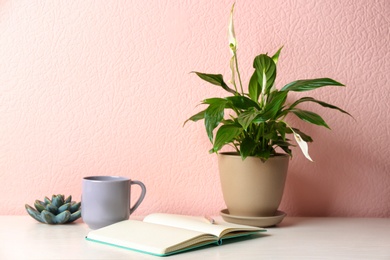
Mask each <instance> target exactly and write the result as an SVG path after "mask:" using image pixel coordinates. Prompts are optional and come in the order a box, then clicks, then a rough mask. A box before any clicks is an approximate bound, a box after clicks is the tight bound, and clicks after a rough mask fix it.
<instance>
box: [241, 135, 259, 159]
mask: <svg viewBox="0 0 390 260" xmlns="http://www.w3.org/2000/svg"><path fill="white" fill-rule="evenodd" d="M256 145H257V144H256V142H255V141H254V140H253V139H252V138H250V137H246V138H245V139H244V140H242V142H241V144H240V155H241V159H242V160H245V158H246V157H248V156H251V155H252V154H253V151H254V150H255V148H256Z"/></svg>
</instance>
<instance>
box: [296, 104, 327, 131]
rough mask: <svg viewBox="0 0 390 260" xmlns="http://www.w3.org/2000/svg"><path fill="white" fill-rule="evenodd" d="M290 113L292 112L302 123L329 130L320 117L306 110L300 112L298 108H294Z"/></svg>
mask: <svg viewBox="0 0 390 260" xmlns="http://www.w3.org/2000/svg"><path fill="white" fill-rule="evenodd" d="M291 112H293V113H294V114H295V115H296V116H297V117H299V118H300V119H302V120H303V121H306V122H309V123H312V124H315V125H319V126H325V127H326V128H329V126H328V125H327V124H326V123H325V121H324V120H323V119H322V117H321V116H319V115H317V114H316V113H313V112H311V111H307V110H301V109H298V108H294V109H293V110H291ZM329 129H330V128H329Z"/></svg>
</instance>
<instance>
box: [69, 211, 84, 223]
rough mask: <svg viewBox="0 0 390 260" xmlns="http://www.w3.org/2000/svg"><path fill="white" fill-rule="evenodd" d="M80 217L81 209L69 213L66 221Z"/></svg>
mask: <svg viewBox="0 0 390 260" xmlns="http://www.w3.org/2000/svg"><path fill="white" fill-rule="evenodd" d="M80 217H81V210H79V211H76V212H74V213H72V214H71V215H70V218H69V220H68V222H67V223H71V222H73V221H75V220H76V219H78V218H80Z"/></svg>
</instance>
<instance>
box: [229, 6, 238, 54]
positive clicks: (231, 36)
mask: <svg viewBox="0 0 390 260" xmlns="http://www.w3.org/2000/svg"><path fill="white" fill-rule="evenodd" d="M233 11H234V4H233V6H232V9H231V11H230V19H229V30H228V38H229V47H230V51H231V52H232V54H233V55H234V52H235V50H236V47H237V40H236V33H235V32H234V25H233Z"/></svg>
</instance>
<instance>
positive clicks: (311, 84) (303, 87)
mask: <svg viewBox="0 0 390 260" xmlns="http://www.w3.org/2000/svg"><path fill="white" fill-rule="evenodd" d="M325 86H344V85H343V84H341V83H340V82H337V81H335V80H333V79H330V78H319V79H303V80H297V81H293V82H291V83H289V84H287V85H286V86H284V87H283V88H282V89H281V90H280V91H296V92H303V91H309V90H313V89H317V88H320V87H325Z"/></svg>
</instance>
